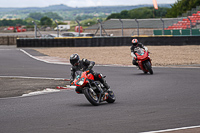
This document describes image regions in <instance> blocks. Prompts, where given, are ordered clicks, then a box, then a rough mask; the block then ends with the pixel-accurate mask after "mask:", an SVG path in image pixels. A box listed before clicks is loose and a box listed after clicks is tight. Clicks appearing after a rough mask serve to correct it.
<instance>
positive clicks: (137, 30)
mask: <svg viewBox="0 0 200 133" xmlns="http://www.w3.org/2000/svg"><path fill="white" fill-rule="evenodd" d="M135 22H136V23H137V34H138V36H139V22H138V21H137V19H135Z"/></svg>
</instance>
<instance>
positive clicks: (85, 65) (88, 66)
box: [70, 58, 110, 93]
mask: <svg viewBox="0 0 200 133" xmlns="http://www.w3.org/2000/svg"><path fill="white" fill-rule="evenodd" d="M94 65H95V62H94V61H89V60H87V59H84V58H83V59H82V60H80V61H79V63H78V65H76V66H72V67H71V78H70V83H72V82H73V81H74V79H75V73H76V71H87V70H89V71H90V73H92V75H94V80H97V81H100V82H101V83H102V84H103V85H104V87H105V88H106V89H109V88H110V86H109V85H108V84H107V83H106V80H105V79H104V78H103V75H102V74H100V73H97V72H95V71H93V70H92V68H93V66H94ZM75 90H76V92H77V93H82V91H81V88H80V87H76V89H75Z"/></svg>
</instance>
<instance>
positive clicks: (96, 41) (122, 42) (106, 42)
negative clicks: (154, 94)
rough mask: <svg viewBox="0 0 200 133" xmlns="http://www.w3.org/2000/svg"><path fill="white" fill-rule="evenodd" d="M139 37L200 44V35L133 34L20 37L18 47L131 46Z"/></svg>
mask: <svg viewBox="0 0 200 133" xmlns="http://www.w3.org/2000/svg"><path fill="white" fill-rule="evenodd" d="M133 38H137V39H138V40H139V42H141V43H143V44H145V45H155V46H156V45H157V46H161V45H200V37H199V36H172V35H169V36H139V37H138V36H132V37H93V38H92V37H91V38H81V37H78V38H51V39H47V38H38V39H37V38H20V39H17V47H100V46H130V45H131V40H132V39H133Z"/></svg>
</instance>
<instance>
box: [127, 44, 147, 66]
mask: <svg viewBox="0 0 200 133" xmlns="http://www.w3.org/2000/svg"><path fill="white" fill-rule="evenodd" d="M137 47H140V48H143V49H144V50H145V51H147V50H148V48H147V47H145V46H144V45H143V44H142V43H138V44H137V45H132V46H131V48H130V49H131V56H132V57H133V60H132V64H133V65H136V66H138V63H137V56H136V55H135V52H136V51H134V50H135V48H137Z"/></svg>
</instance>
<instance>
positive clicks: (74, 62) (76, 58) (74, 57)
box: [70, 54, 80, 66]
mask: <svg viewBox="0 0 200 133" xmlns="http://www.w3.org/2000/svg"><path fill="white" fill-rule="evenodd" d="M79 59H80V57H79V55H78V54H72V55H71V56H70V63H71V64H72V65H73V66H77V65H78V64H79Z"/></svg>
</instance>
